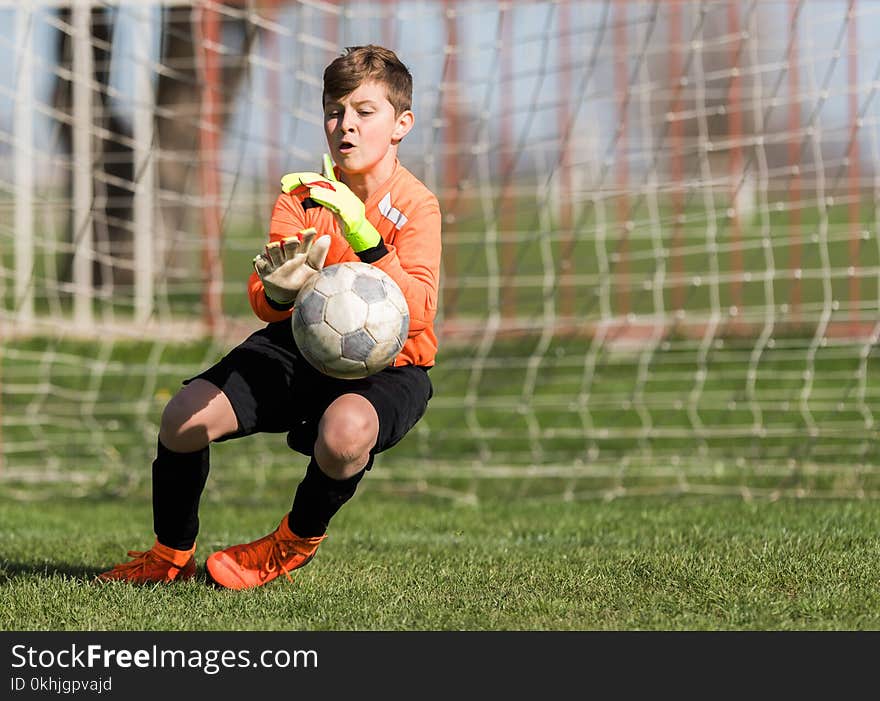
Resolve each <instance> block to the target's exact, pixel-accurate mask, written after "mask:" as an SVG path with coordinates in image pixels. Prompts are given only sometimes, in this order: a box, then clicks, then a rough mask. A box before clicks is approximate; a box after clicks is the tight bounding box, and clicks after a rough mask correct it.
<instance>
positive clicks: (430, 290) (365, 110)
mask: <svg viewBox="0 0 880 701" xmlns="http://www.w3.org/2000/svg"><path fill="white" fill-rule="evenodd" d="M411 100H412V77H411V75H410V73H409V70H408V69H407V68H406V66H404V64H403V63H401V62H400V60H399V59H398V57H397V56H396V55H395V54H394V52H392V51H390V50H388V49H385V48H382V47H379V46H372V45H369V46H359V47H352V48H348V49H346V50H345V52H344V53H343V54H342V55H341V56H339V57H337V58H336V59H335V60H334V61H333V62H332V63H330V64H329V66H327V68H326V69H325V71H324V91H323V104H324V131H325V135H326V137H327V144H328V146H329V149H330V154H331V155H332V160H333V161H335V162H336V168H335V169H334V168H333V164H332V161H331V159H330V158H329V157H328V156H325V157H324V167H323V173H321V174H319V173H315V172H304V173H290V174H288V175H285V176H284V178H282V194H281V195H280V196H279V197H278V199H277V201H276V203H275V207H274V210H273V212H272V219H271V223H270V226H269V243H268V244H267V245H266V247H265V250H264V251H263V252H262V253H261V254H260V255H258V256H257V257H256V258H255V259H254V272H253V273H252V275H251V277H250V280H249V283H248V294H249V297H250V302H251V306H252V307H253V309H254V312H255V313H256V315H257V316H258V317H259V318H260V319H262V320H263V321H266V322H268V323H267V325H266V326H265V327H264V328H262V329H260V330H259V331H256V332H255V333H253V334H252V335H251V336H249V337H248V338H247V339H246V340H245V341H244V342H243V343H241V344H240V345H239V346H237V347H236V348H234V349H232V351H231V352H230V353H229V354H228V355H226V356H225V357H224V358H222V359H221V360H220V361H219V362H218V363H217V364H216V365H214V366H213V367H211V368H209V369H207V370H205V371H204V372H203V373H201V374H200V375H198V376H196V377H195V378H192V379H190V380H187V381H185V382H184V386H183V388H182V389H181V390H180V391H179V392H178V393H177V394H176V395H175V396H174V397H173V398H172V399H171V400H170V401H169V403H168V405H167V406H166V407H165V410H164V412H163V414H162V421H161V425H160V428H159V439H158V449H157V455H156V459H155V461H154V462H153V528H154V531H155V533H156V542H155V544H154V545H153V547H152V548H151V549H150V550H147V551H145V552H137V551H132V552H130V553H129V556H130V557H131V558H132V559H131V560H130V561H129V562H125V563H123V564H120V565H117V566H116V567H114V568H113V569H111V570H109V571H108V572H104V573H103V574H101V575H98V579H99V580H100V581H109V580H124V581H128V582H132V583H151V582H172V581H181V580H185V579H189V578H192V577H193V576H194V574H195V569H196V567H195V560H194V557H193V555H194V553H195V543H196V536H197V534H198V530H199V518H198V509H199V498H200V496H201V493H202V490H203V488H204V485H205V481H206V479H207V476H208V465H209V445H210V443H211V442H214V441H223V440H229V439H231V438H240V437H242V436H248V435H251V434H253V433H257V432H279V433H281V432H287V442H288V445H289V446H290V447H291V448H292V449H294V450H296V451H298V452H301V453H303V454H304V455H306V456H308V457H310V458H311V459H310V461H309V463H308V467H307V468H306V474H305V477H304V478H303V480H302V482H300V484H299V486H298V487H297V489H296V493H295V496H294V499H293V507H292V509H291V510H290V512H289V513H287V514H285V515H284V517H283V518H282V519H281V522H280V524H279V525H278V527H277V528H276V529H275V530H274V531H273V532H272V533H270V534H269V535H267V536H264V537H263V538H260V539H258V540H255V541H253V542H251V543H245V544H243V545H234V546H232V547H229V548H226V549H225V550H221V551H219V552H215V553H214V554H212V555H211V556H210V557H208V559H207V562H206V568H207V571H208V575H209V576H210V578H211V579H213V581H214V582H215V583H217V584H219V585H221V586H224V587H228V588H230V589H246V588H250V587H256V586H260V585H262V584H266V583H267V582H270V581H272V580H273V579H275V578H276V577H277V576H278V575H279V574H281V573H282V572H283V573H284V574H286V575H288V577H289V573H290V572H291V571H292V570H294V569H296V568H298V567H302V566H303V565H305V564H306V563H307V562H308V561H309V560H310V559H311V558H312V557H313V556H314V554H315V551H316V550H317V548H318V545H319V544H320V543H321V541H322V540H323V539H324V538H325V537H326V531H327V526H328V523H329V522H330V519H331V518H332V517H333V515H334V514H335V513H336V512H337V511H338V510H339V508H340V507H341V506H342V505H343V504H345V502H347V501H348V500H349V499H351V497H352V496H353V495H354V493H355V490H356V488H357V485H358V482H359V481H360V480H361V478H362V477H363V476H364V474H365V472H366V471H367V470H369V469H370V468H371V467H372V465H373V458H374V456H375V455H376V454H377V453H380V452H382V451H384V450H387V449H388V448H390V447H392V446H393V445H395V444H396V443H397V442H398V441H400V440H401V439H402V438H403V437H404V435H406V433H407V432H408V431H409V430H410V429H411V428H412V427H413V426H414V425H415V424H416V422H417V421H418V420H419V419H420V418H421V417H422V415H423V414H424V412H425V410H426V408H427V404H428V400H429V399H430V398H431V395H432V392H433V391H432V386H431V381H430V379H429V378H428V369H429V368H430V367H432V366H433V364H434V357H435V354H436V351H437V339H436V336H435V334H434V327H433V320H434V316H435V313H436V309H437V296H438V294H437V293H438V281H439V274H440V208H439V205H438V203H437V198H436V197H435V196H434V195H433V194H432V193H431V192H430V191H429V190H428V189H427V188H426V187H425V186H424V185H423V184H422V183H421V182H419V181H418V180H417V179H416V178H415V177H414V176H413V175H412V174H411V173H410V172H409V171H408V170H406V169H405V168H404V167H403V166H402V165H401V164H400V162H399V161H398V159H397V150H398V145H399V144H400V141H401V140H402V139H403V138H404V137H405V136H406V135H407V133H408V132H409V131H410V129H412V126H413V121H414V116H413V113H412V110H411ZM357 260H360V261H363V262H366V263H370V264H372V265H375V266H376V267H378V268H380V269H382V270H384V271H385V272H386V273H388V274H389V275H390V276H391V277H392V278H393V279H394V280H395V281H396V282H397V284H398V285H400V288H401V290H403V293H404V295H405V296H406V298H407V302H408V305H409V312H410V328H409V338H408V339H407V342H406V344H405V345H404V347H403V349H402V350H401V352H400V354H399V355H398V356H397V358H396V359H395V360H394V362H393V363H392V365H391V366H390V367H388V368H386V369H385V370H382V371H381V372H378V373H376V374H374V375H371V376H370V377H367V378H364V379H360V380H338V379H333V378H331V377H328V376H325V375H323V374H321V373H319V372H318V371H317V370H315V369H313V368H312V367H311V366H310V365H309V364H308V362H306V361H305V359H304V358H302V356H301V355H300V353H299V351H298V350H297V347H296V344H295V342H294V339H293V332H292V329H291V324H290V315H291V309H292V307H293V302H294V300H295V299H296V294H297V292H298V291H299V289H300V287H301V286H302V285H303V284H304V283H305V281H306V280H308V279H309V278H310V277H311V276H312V275H315V274H317V271H318V270H320V269H321V268H322V266H323V265H331V264H334V263H339V262H342V261H357Z"/></svg>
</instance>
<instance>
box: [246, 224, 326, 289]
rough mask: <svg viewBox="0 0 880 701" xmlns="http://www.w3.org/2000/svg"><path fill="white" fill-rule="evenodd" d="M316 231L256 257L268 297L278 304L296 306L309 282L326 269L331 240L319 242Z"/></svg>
mask: <svg viewBox="0 0 880 701" xmlns="http://www.w3.org/2000/svg"><path fill="white" fill-rule="evenodd" d="M317 233H318V232H317V231H315V229H314V228H309V229H303V230H302V231H300V232H299V235H298V236H288V237H287V238H286V239H284V240H283V241H272V243H269V244H267V245H266V248H265V251H264V252H263V253H260V254H259V255H257V256H256V257H255V258H254V270H256V271H257V275H259V276H260V280H262V281H263V290H264V291H265V292H266V296H267V297H268V298H269V299H270V300H272V301H273V302H275V303H276V304H280V305H285V304H292V303H293V302H294V301H295V300H296V296H297V294H299V291H300V289H301V288H302V286H303V285H305V284H306V282H307V281H308V280H309V279H310V278H311V277H312V276H313V275H317V273H318V271H319V270H321V269H322V268H323V267H324V261H325V260H326V258H327V251H329V250H330V237H329V236H321V237H319V238H318V239H317V241H316V240H315V237H316V236H317Z"/></svg>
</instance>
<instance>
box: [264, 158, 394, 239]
mask: <svg viewBox="0 0 880 701" xmlns="http://www.w3.org/2000/svg"><path fill="white" fill-rule="evenodd" d="M298 187H307V188H308V189H309V197H311V198H312V199H313V200H314V201H315V202H317V203H318V204H321V205H323V206H324V207H326V208H327V209H329V210H331V211H332V212H333V213H334V214H336V216H337V218H338V219H339V221H340V223H341V224H342V233H343V235H344V236H345V240H346V241H348V243H349V245H350V246H351V248H352V250H353V251H354V252H355V253H360V252H361V251H366V250H367V249H368V248H373V247H375V246H378V245H379V244H380V243H381V242H382V237H381V236H380V235H379V232H378V231H376V227H374V226H373V225H372V224H370V222H369V221H367V217H366V214H365V208H364V203H363V202H361V201H360V199H359V198H358V196H357V195H355V194H354V193H353V192H352V191H351V190H350V189H349V188H348V186H347V185H346V184H345V183H342V182H339V181H338V180H337V179H336V176H335V174H334V173H333V164H332V162H331V161H330V158H329V156H326V155H325V156H324V174H323V175H319V174H318V173H312V172H304V173H288V174H287V175H285V176H284V177H283V178H281V191H282V192H290V191H291V190H295V189H297V188H298Z"/></svg>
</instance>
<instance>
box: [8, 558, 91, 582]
mask: <svg viewBox="0 0 880 701" xmlns="http://www.w3.org/2000/svg"><path fill="white" fill-rule="evenodd" d="M104 570H105V568H99V567H83V566H82V565H72V564H69V563H64V562H59V563H48V562H44V563H39V564H38V563H33V562H11V561H9V560H3V561H0V584H5V583H7V582H9V581H10V580H11V579H13V578H15V577H17V576H19V575H26V576H39V577H46V578H48V577H64V578H67V579H84V580H91V579H94V578H95V577H96V576H97V575H99V574H100V573H101V572H103V571H104Z"/></svg>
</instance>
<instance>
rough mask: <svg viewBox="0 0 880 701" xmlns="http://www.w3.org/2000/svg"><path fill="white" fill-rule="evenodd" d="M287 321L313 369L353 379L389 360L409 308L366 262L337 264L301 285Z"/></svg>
mask: <svg viewBox="0 0 880 701" xmlns="http://www.w3.org/2000/svg"><path fill="white" fill-rule="evenodd" d="M291 324H292V325H293V337H294V339H295V340H296V345H297V346H299V349H300V352H301V353H302V354H303V357H304V358H305V359H306V360H308V361H309V363H310V364H311V365H312V366H313V367H315V368H316V369H317V370H319V371H321V372H323V373H324V374H325V375H329V376H330V377H336V378H339V379H343V380H353V379H357V378H360V377H367V376H369V375H372V374H373V373H376V372H379V371H380V370H382V369H383V368H385V367H388V365H390V364H391V362H392V361H393V360H394V358H395V357H396V356H397V354H398V353H399V352H400V349H401V348H403V344H404V342H405V341H406V335H407V332H408V331H409V309H408V307H407V305H406V298H405V297H404V296H403V292H401V291H400V287H398V286H397V283H396V282H394V280H392V279H391V278H390V277H389V275H388V274H387V273H385V272H383V271H382V270H379V268H377V267H375V266H373V265H370V264H369V263H361V262H345V263H337V264H335V265H328V266H327V267H325V268H324V269H323V270H321V271H320V272H319V273H318V274H317V275H314V276H312V278H311V279H310V280H309V281H308V282H307V283H306V284H305V285H303V287H302V289H300V291H299V294H298V295H297V297H296V304H295V305H294V308H293V316H292V317H291Z"/></svg>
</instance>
